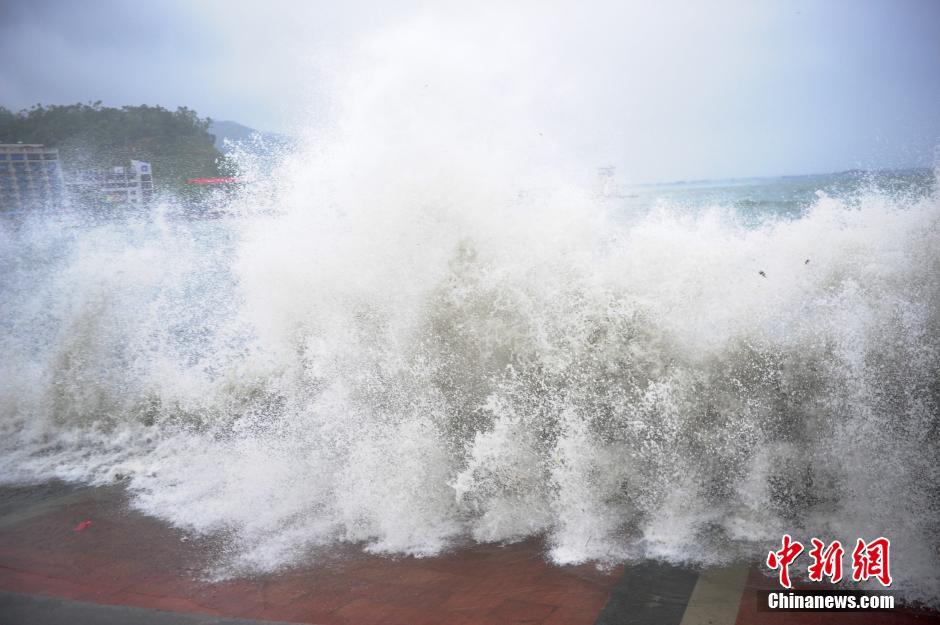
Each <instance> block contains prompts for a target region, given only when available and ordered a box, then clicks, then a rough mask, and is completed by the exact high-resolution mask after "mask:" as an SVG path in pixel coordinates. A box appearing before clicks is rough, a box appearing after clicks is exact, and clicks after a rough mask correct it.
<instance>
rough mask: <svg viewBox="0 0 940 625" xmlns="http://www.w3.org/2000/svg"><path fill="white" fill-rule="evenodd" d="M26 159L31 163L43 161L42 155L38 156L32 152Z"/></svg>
mask: <svg viewBox="0 0 940 625" xmlns="http://www.w3.org/2000/svg"><path fill="white" fill-rule="evenodd" d="M26 158H28V159H29V160H31V161H39V160H42V154H36V153H35V152H30V153H29V154H27V155H26Z"/></svg>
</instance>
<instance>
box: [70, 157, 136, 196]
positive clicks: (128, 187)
mask: <svg viewBox="0 0 940 625" xmlns="http://www.w3.org/2000/svg"><path fill="white" fill-rule="evenodd" d="M69 186H70V188H71V190H72V192H73V194H74V195H75V196H76V197H78V198H81V201H82V203H83V204H86V205H88V204H91V205H96V206H146V205H147V204H149V203H150V201H151V200H152V199H153V172H152V171H151V169H150V163H145V162H143V161H131V166H130V167H111V168H110V169H108V170H104V171H93V172H88V173H85V174H83V175H79V176H78V177H77V178H76V179H75V180H74V181H73V182H70V183H69Z"/></svg>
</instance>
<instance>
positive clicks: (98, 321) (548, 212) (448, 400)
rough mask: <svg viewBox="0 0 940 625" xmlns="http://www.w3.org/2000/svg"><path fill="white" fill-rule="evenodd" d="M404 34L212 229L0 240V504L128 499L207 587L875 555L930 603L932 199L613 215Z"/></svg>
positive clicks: (452, 49)
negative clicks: (403, 561) (489, 546)
mask: <svg viewBox="0 0 940 625" xmlns="http://www.w3.org/2000/svg"><path fill="white" fill-rule="evenodd" d="M413 28H414V29H416V31H417V34H416V32H414V31H409V32H407V33H397V34H394V33H393V34H392V35H388V36H387V37H385V38H379V39H377V40H376V41H375V42H373V43H371V44H370V46H368V47H366V48H365V49H364V51H363V53H362V58H361V59H360V60H359V61H358V62H357V63H354V64H352V65H351V67H349V68H347V71H346V72H344V73H343V78H342V80H339V81H338V83H337V85H336V86H335V89H334V96H335V102H334V106H335V111H334V112H333V115H334V117H333V118H332V119H331V122H330V124H329V125H322V124H317V125H315V126H314V125H311V128H310V129H309V136H308V137H307V141H306V142H305V147H301V148H299V149H298V151H297V152H296V153H293V154H288V155H285V156H284V160H283V163H282V166H281V167H280V168H278V169H277V170H276V172H277V173H276V174H275V175H273V176H272V177H269V178H265V179H258V180H257V183H256V184H254V185H249V186H248V187H247V188H246V189H245V191H244V192H243V193H242V194H241V195H240V196H239V197H237V198H235V199H234V200H232V201H230V202H229V203H228V204H226V205H225V206H222V207H220V210H223V211H224V217H222V218H219V219H212V220H201V221H200V220H191V219H182V218H178V217H175V216H174V212H173V206H172V205H164V206H161V207H158V208H157V209H156V210H155V212H154V213H153V214H152V215H143V216H141V215H138V216H124V217H115V218H107V219H104V218H92V217H91V216H88V215H83V214H81V213H74V214H63V215H58V216H50V215H41V216H39V215H37V216H36V217H35V218H30V217H29V216H26V217H22V216H21V217H18V218H17V219H16V220H4V221H2V222H0V237H2V239H0V275H2V279H0V307H2V310H3V315H2V318H0V328H2V333H0V350H2V353H3V359H2V360H0V375H2V379H3V380H4V383H3V384H2V385H0V435H2V441H0V479H2V480H4V481H8V482H16V481H29V480H42V479H49V478H54V477H56V478H63V479H68V480H80V481H89V482H94V483H105V482H111V481H113V480H115V478H118V477H121V478H126V480H127V484H128V488H129V491H130V493H131V495H132V502H133V505H135V506H136V507H138V508H140V509H141V510H144V511H146V512H148V513H150V514H153V515H155V516H158V517H161V518H163V519H166V520H167V521H169V522H171V523H173V524H174V525H177V526H179V527H182V528H185V529H187V530H189V531H193V532H198V533H219V534H224V535H225V536H227V537H228V541H229V542H228V545H229V548H228V549H227V550H226V552H225V553H223V554H221V557H220V562H219V563H218V571H216V574H220V575H231V574H241V573H245V572H252V571H266V570H273V569H277V568H279V567H283V566H290V565H295V564H300V563H303V562H306V561H309V559H310V558H315V557H316V556H315V553H316V549H315V548H317V547H322V546H328V545H330V544H335V543H337V542H342V541H346V542H355V543H361V544H362V545H363V547H364V548H365V549H367V550H370V551H373V552H378V553H388V554H413V555H418V556H427V555H433V554H436V553H439V552H441V551H442V550H446V549H448V548H452V547H455V546H458V545H461V544H466V543H467V542H468V541H484V542H490V541H496V542H499V541H514V540H520V539H523V538H526V537H530V536H544V537H545V538H546V541H547V544H548V545H549V551H548V553H547V554H546V557H548V558H551V559H552V560H553V561H555V562H558V563H573V562H584V561H595V562H598V563H601V564H610V563H614V562H618V561H623V560H634V559H641V558H665V559H668V560H672V561H681V562H690V563H713V562H720V561H726V560H729V559H732V558H736V557H744V556H748V557H753V556H754V555H757V556H761V555H764V554H766V551H767V550H769V549H770V548H773V546H774V545H775V544H777V543H778V542H779V539H780V536H781V534H782V533H784V532H789V533H791V534H793V535H794V536H795V537H799V538H801V539H802V540H804V542H806V541H808V539H809V537H811V536H819V537H820V538H823V539H824V540H827V541H828V540H833V539H836V538H839V539H841V540H842V541H843V543H844V544H854V540H855V538H857V537H859V536H861V537H865V538H866V539H868V540H870V539H872V538H875V537H877V536H881V535H885V536H887V537H889V538H890V539H891V540H892V546H893V550H892V557H893V563H892V573H893V575H894V577H895V580H896V582H895V583H896V588H897V589H898V590H900V591H901V592H902V593H904V594H905V596H907V597H909V598H913V599H918V600H922V601H926V602H928V603H931V604H935V605H936V604H937V603H938V601H940V596H938V594H937V588H940V551H938V550H940V447H938V442H937V441H938V425H940V383H938V380H940V378H938V372H940V202H938V198H937V194H936V190H935V188H936V185H935V182H934V190H927V191H923V190H921V191H918V192H912V191H911V189H909V188H901V189H897V188H893V189H884V188H878V187H877V185H859V186H857V187H856V188H854V189H853V190H852V191H851V192H847V193H844V194H841V195H839V196H833V195H828V194H826V193H822V192H821V193H820V194H818V196H816V198H815V200H813V201H812V202H811V203H809V205H807V206H805V207H803V208H800V209H799V210H795V211H794V214H792V215H787V216H785V217H781V216H780V215H778V214H777V213H774V212H772V211H771V212H767V213H760V212H756V213H755V209H753V208H748V207H743V208H742V207H741V206H735V205H734V203H733V202H732V203H727V204H722V203H721V202H720V201H716V200H714V199H713V198H709V199H708V201H703V202H702V203H701V204H700V205H698V206H695V207H693V210H690V209H689V206H678V205H676V204H675V203H674V202H673V201H671V200H670V199H669V198H668V197H666V198H663V199H660V200H659V201H653V202H650V203H649V205H647V206H645V207H644V208H642V209H640V208H638V207H636V206H632V205H631V206H628V207H626V208H625V205H624V204H623V203H618V202H616V201H611V200H610V199H602V198H599V197H598V196H597V194H596V193H595V188H594V186H593V185H592V184H588V183H587V182H585V180H584V178H586V177H587V176H581V175H578V172H581V173H583V172H589V173H591V174H593V169H594V166H595V165H596V163H589V164H583V163H580V164H579V163H571V162H567V160H566V159H565V158H564V156H563V155H564V150H563V149H561V148H560V147H559V146H557V145H552V144H551V140H550V139H546V138H545V137H544V134H540V130H539V129H538V128H537V127H534V126H533V124H532V121H531V120H532V117H531V116H529V115H527V114H526V112H527V106H528V105H530V104H531V101H532V99H531V94H530V92H533V93H534V92H537V90H536V88H535V87H533V86H531V85H526V84H521V85H515V87H514V88H512V89H509V90H508V92H507V83H506V81H505V80H504V79H506V77H507V76H506V75H503V74H500V73H499V72H498V71H497V72H496V73H495V78H494V77H493V76H492V75H490V74H485V75H483V74H479V73H474V71H473V68H474V67H476V66H477V63H478V62H479V59H478V58H470V56H468V51H467V50H463V49H461V47H460V45H459V40H457V41H456V42H454V43H453V44H452V45H437V44H440V43H441V42H440V41H437V40H436V39H435V40H434V41H432V44H434V45H433V46H432V47H435V49H439V50H441V53H440V54H437V55H433V56H429V55H427V54H426V48H425V47H422V45H418V44H412V43H409V42H412V41H419V42H423V45H430V44H427V41H428V38H432V39H434V38H435V37H439V38H442V39H446V37H444V35H443V34H440V35H438V34H435V33H436V32H437V31H436V30H434V29H433V28H429V27H427V26H426V25H421V24H418V25H416V26H414V27H413ZM494 67H495V65H494ZM507 71H509V70H507ZM491 103H498V105H497V104H491ZM242 167H243V169H244V171H245V172H246V176H247V177H249V178H250V177H251V175H250V173H251V172H252V171H258V170H259V169H260V167H261V166H260V165H259V164H257V163H252V162H251V161H250V159H248V157H245V159H244V161H243V163H242ZM768 184H771V183H768ZM627 204H629V203H627ZM807 259H809V261H810V262H809V263H806V262H805V261H806V260H807ZM761 270H762V271H764V272H765V273H766V276H767V277H766V278H764V277H761V276H760V275H759V274H758V271H761Z"/></svg>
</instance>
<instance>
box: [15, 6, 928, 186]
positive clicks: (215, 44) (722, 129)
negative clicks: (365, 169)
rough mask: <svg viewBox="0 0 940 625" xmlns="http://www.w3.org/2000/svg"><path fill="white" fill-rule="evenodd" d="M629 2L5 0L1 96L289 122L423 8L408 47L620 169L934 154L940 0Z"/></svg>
mask: <svg viewBox="0 0 940 625" xmlns="http://www.w3.org/2000/svg"><path fill="white" fill-rule="evenodd" d="M625 4H627V3H622V2H615V3H590V2H583V3H571V4H561V3H544V2H543V3H539V4H528V5H526V4H522V3H515V4H513V5H512V6H513V8H512V9H511V10H508V9H505V8H501V7H500V6H499V5H496V6H490V7H488V8H480V5H479V4H478V3H452V4H446V3H417V2H411V3H396V4H395V5H394V6H391V3H386V2H375V3H368V2H351V3H350V2H343V3H339V2H301V1H297V2H288V1H286V0H265V1H263V2H262V1H257V2H248V1H245V0H240V1H239V0H225V1H223V0H217V1H203V2H171V1H156V2H135V3H131V2H117V1H108V2H103V1H89V2H59V1H56V0H28V1H27V0H22V1H17V0H0V59H2V61H0V104H2V105H4V106H6V107H8V108H12V109H21V108H24V107H28V106H30V105H32V104H35V103H39V102H41V103H44V104H64V103H71V102H76V101H92V100H102V101H103V102H104V103H105V104H108V105H115V106H118V105H124V104H159V105H163V106H166V107H170V108H175V107H177V106H180V105H185V106H189V107H191V108H194V109H196V110H197V112H198V113H199V114H201V115H204V116H210V117H212V118H214V119H225V120H234V121H238V122H240V123H243V124H245V125H248V126H251V127H254V128H258V129H262V130H274V131H281V132H298V129H300V128H303V127H305V126H309V125H311V124H318V123H324V120H328V119H329V117H330V115H331V114H332V111H331V108H330V107H331V106H334V105H335V98H334V97H333V94H332V93H331V89H332V87H331V86H330V85H331V84H332V83H331V80H332V79H335V74H342V73H343V72H345V71H346V68H352V67H355V68H359V69H361V68H362V66H363V63H368V62H370V61H369V59H370V58H371V59H373V60H374V61H375V62H376V63H379V62H383V61H382V60H381V59H378V58H377V57H376V56H375V48H370V42H372V41H383V40H384V41H387V33H389V32H398V33H402V32H404V33H406V34H407V33H408V32H412V31H409V30H408V28H409V26H408V25H409V24H415V23H420V24H422V25H423V26H422V28H421V29H418V31H415V32H423V33H426V32H427V30H428V29H431V30H434V29H437V30H438V31H439V32H440V35H441V36H439V37H424V38H423V39H420V40H419V41H416V42H415V43H414V48H415V49H412V50H411V51H410V52H409V55H406V56H407V58H408V59H411V60H413V59H415V58H421V55H424V56H425V57H426V58H443V59H452V58H459V59H461V61H460V63H459V64H458V65H457V66H455V67H454V68H453V73H454V74H455V75H456V76H457V77H458V79H461V80H464V79H465V80H466V81H467V82H472V81H476V82H487V81H489V82H491V83H492V84H490V85H488V87H487V88H480V89H478V90H469V91H468V92H467V93H468V94H470V95H469V96H468V97H471V98H476V99H475V101H474V102H473V104H474V106H476V107H479V108H490V107H493V109H494V110H499V107H500V106H501V103H500V102H498V100H499V99H500V98H502V97H503V95H502V94H506V97H517V96H518V95H519V94H518V93H517V91H519V89H520V87H519V85H524V89H525V93H526V98H527V99H526V102H527V104H526V107H527V108H526V109H525V110H526V111H530V117H531V119H530V120H529V121H532V120H535V121H536V122H537V124H538V125H539V126H540V128H544V132H546V133H548V134H550V135H551V136H553V137H554V138H555V139H556V140H557V142H558V144H559V145H560V146H562V149H564V150H568V151H570V152H571V153H572V154H577V155H578V158H579V159H581V160H583V162H585V163H586V164H587V165H590V166H596V165H604V164H614V165H617V166H618V171H620V172H622V173H623V175H624V176H625V178H627V179H628V180H633V181H654V180H674V179H691V178H706V177H733V176H746V175H775V174H795V173H809V172H825V171H836V170H843V169H848V168H855V167H904V166H910V165H930V164H932V163H933V161H934V159H935V149H936V146H937V145H938V144H940V1H935V0H882V1H877V2H876V1H871V0H868V1H866V0H841V1H840V0H813V1H800V0H794V1H791V2H754V1H753V0H742V1H741V2H733V1H722V2H717V1H716V2H697V1H693V0H688V1H687V2H665V3H652V2H648V1H646V0H644V1H641V2H636V3H633V4H630V5H627V6H621V5H625ZM654 4H655V7H653V6H651V5H654ZM469 5H472V6H469ZM383 38H384V39H383ZM445 48H447V50H445ZM450 48H454V49H459V50H462V51H465V52H466V54H463V55H462V56H461V55H454V54H452V52H453V51H452V50H450ZM364 49H366V50H372V54H373V56H371V57H370V56H369V55H368V54H367V55H363V53H362V51H363V50H364ZM379 50H380V52H381V50H382V48H379ZM415 50H417V54H416V53H415ZM386 51H387V50H386ZM445 52H447V53H446V54H445ZM390 54H392V55H393V56H394V54H395V53H394V52H391V53H390ZM409 62H411V61H409ZM446 69H447V68H446V67H444V68H443V70H446ZM350 71H352V70H350ZM435 71H437V72H441V71H442V68H441V67H440V64H438V65H437V66H436V67H435ZM331 74H333V78H331V77H330V75H331ZM438 75H441V74H438ZM434 80H435V75H434V74H430V73H429V75H428V78H427V82H428V83H429V84H431V86H432V87H433V83H434ZM494 86H495V88H494ZM438 105H439V106H444V107H446V106H447V103H446V101H444V100H440V101H438ZM514 110H516V112H517V113H518V107H516V109H514Z"/></svg>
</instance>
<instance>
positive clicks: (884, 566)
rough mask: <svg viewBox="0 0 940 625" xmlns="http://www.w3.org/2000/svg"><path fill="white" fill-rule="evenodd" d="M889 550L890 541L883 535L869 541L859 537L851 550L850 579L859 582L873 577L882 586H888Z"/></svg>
mask: <svg viewBox="0 0 940 625" xmlns="http://www.w3.org/2000/svg"><path fill="white" fill-rule="evenodd" d="M890 550H891V541H890V540H888V539H887V538H885V537H884V536H880V537H878V538H876V539H875V540H873V541H871V542H870V543H866V542H865V541H864V540H862V539H861V538H859V539H858V542H857V543H856V544H855V550H854V551H853V552H852V579H853V580H855V581H856V582H860V581H864V580H867V579H868V578H869V577H874V578H875V579H877V580H878V581H879V582H881V585H882V586H890V585H891V569H890V567H889V563H888V552H889V551H890Z"/></svg>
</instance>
